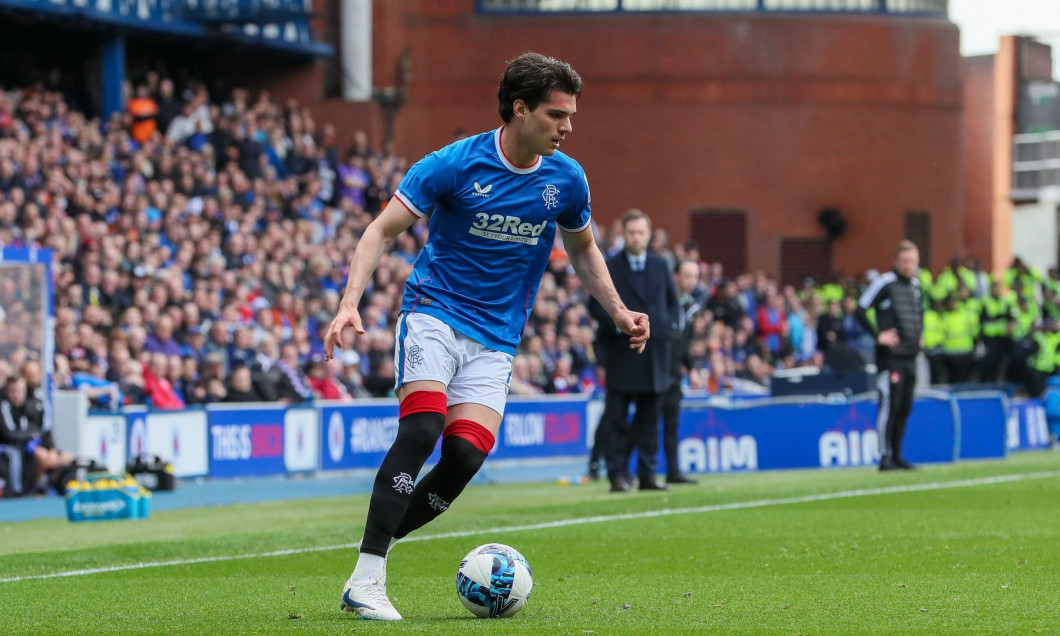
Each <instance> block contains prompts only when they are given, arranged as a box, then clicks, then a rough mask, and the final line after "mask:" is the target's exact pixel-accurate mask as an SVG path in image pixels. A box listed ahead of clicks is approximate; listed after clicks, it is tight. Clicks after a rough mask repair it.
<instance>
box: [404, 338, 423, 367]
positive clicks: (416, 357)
mask: <svg viewBox="0 0 1060 636" xmlns="http://www.w3.org/2000/svg"><path fill="white" fill-rule="evenodd" d="M421 362H423V347H421V346H419V345H416V344H414V345H412V346H411V347H409V350H408V353H406V354H405V364H407V365H408V366H409V368H410V369H415V368H416V365H417V364H419V363H421Z"/></svg>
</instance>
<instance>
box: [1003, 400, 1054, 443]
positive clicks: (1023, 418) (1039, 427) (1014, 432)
mask: <svg viewBox="0 0 1060 636" xmlns="http://www.w3.org/2000/svg"><path fill="white" fill-rule="evenodd" d="M1049 444H1050V440H1049V422H1048V420H1046V418H1045V404H1044V403H1043V402H1042V401H1041V400H1039V399H1035V398H1014V399H1012V400H1009V412H1008V448H1009V450H1041V449H1045V448H1049Z"/></svg>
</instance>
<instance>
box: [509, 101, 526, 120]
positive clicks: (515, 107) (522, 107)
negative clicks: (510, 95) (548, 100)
mask: <svg viewBox="0 0 1060 636" xmlns="http://www.w3.org/2000/svg"><path fill="white" fill-rule="evenodd" d="M512 111H513V112H514V113H515V116H516V117H518V118H519V119H525V118H526V115H527V113H529V112H530V109H529V108H528V107H527V105H526V102H524V101H523V100H521V99H517V100H515V101H514V102H512Z"/></svg>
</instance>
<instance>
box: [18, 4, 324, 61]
mask: <svg viewBox="0 0 1060 636" xmlns="http://www.w3.org/2000/svg"><path fill="white" fill-rule="evenodd" d="M310 7H311V5H310V0H46V1H44V0H0V15H3V14H4V13H17V14H22V15H26V16H29V17H39V18H49V19H55V20H58V21H59V22H61V23H65V24H66V25H67V26H70V27H74V28H82V29H102V30H108V31H115V30H116V31H119V32H122V33H125V34H143V35H148V34H152V35H167V36H173V37H176V38H190V39H197V40H204V41H214V42H217V43H219V44H227V45H235V46H240V47H250V48H255V49H258V50H262V51H268V52H272V53H276V54H280V55H285V56H293V57H307V58H311V57H326V56H330V55H331V54H332V47H331V46H330V45H328V44H324V43H320V42H317V41H315V39H314V38H313V34H312V32H311V30H310V28H309V20H310V18H312V17H313V14H312V11H311V8H310Z"/></svg>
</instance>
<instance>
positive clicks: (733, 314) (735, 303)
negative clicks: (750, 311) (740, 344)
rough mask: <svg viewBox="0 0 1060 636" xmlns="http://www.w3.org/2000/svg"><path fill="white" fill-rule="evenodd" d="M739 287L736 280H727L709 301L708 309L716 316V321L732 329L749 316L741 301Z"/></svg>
mask: <svg viewBox="0 0 1060 636" xmlns="http://www.w3.org/2000/svg"><path fill="white" fill-rule="evenodd" d="M739 293H740V292H739V287H738V286H737V284H736V281H734V280H726V281H724V282H722V283H721V285H720V286H719V287H718V290H717V291H716V292H715V294H714V295H713V296H712V297H711V298H710V300H709V301H707V309H708V310H710V312H711V313H712V314H713V315H714V319H715V320H717V321H718V322H720V323H724V324H726V325H728V326H730V327H734V326H736V325H738V324H739V323H740V320H741V319H742V318H743V317H744V316H745V315H746V314H747V312H746V310H745V309H744V306H743V304H742V303H741V302H740V299H739Z"/></svg>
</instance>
